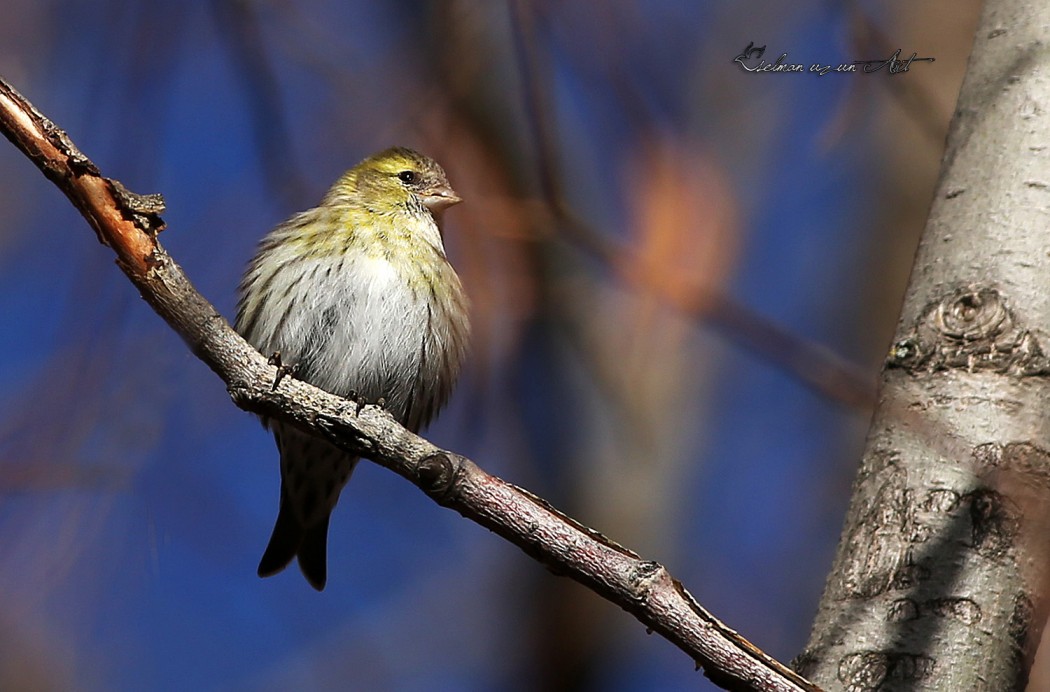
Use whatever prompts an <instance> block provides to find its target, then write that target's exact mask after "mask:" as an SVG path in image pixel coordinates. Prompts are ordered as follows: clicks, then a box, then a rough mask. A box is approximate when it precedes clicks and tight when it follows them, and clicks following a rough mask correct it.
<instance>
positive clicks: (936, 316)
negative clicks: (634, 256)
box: [796, 0, 1050, 691]
mask: <svg viewBox="0 0 1050 692" xmlns="http://www.w3.org/2000/svg"><path fill="white" fill-rule="evenodd" d="M1048 30H1050V3H1046V2H1033V1H1032V0H989V2H988V3H987V4H986V6H985V8H984V12H983V15H982V18H981V22H980V25H979V28H978V31H977V37H976V40H975V43H974V47H973V53H972V55H971V58H970V64H969V69H968V72H967V75H966V79H965V81H964V83H963V86H962V90H961V92H960V95H959V102H958V107H957V109H956V113H955V118H954V121H953V123H952V127H951V131H950V134H949V137H948V146H947V151H946V152H945V156H944V161H943V166H942V171H941V179H940V182H939V183H938V186H937V190H936V195H935V198H934V202H933V206H932V209H931V212H930V217H929V220H928V222H927V226H926V230H925V232H924V234H923V237H922V242H921V244H920V247H919V250H918V254H917V257H916V263H915V266H914V269H913V271H912V277H911V283H910V285H909V287H908V291H907V295H906V298H905V302H904V307H903V310H902V314H901V319H900V322H899V325H898V328H897V335H896V339H895V343H894V346H893V348H892V351H891V353H890V356H889V359H888V361H887V363H886V368H885V370H884V372H883V376H882V382H881V392H880V397H879V402H878V405H877V408H876V412H875V416H874V420H873V422H872V426H871V430H870V432H869V436H868V443H867V449H866V451H865V454H864V458H863V461H862V463H861V467H860V472H859V474H858V476H857V479H856V482H855V485H854V489H853V499H852V502H851V507H850V509H849V512H848V514H847V517H846V525H845V528H844V530H843V533H842V539H841V543H840V545H839V549H838V554H837V556H836V558H835V561H834V566H833V568H832V571H831V575H830V576H829V578H828V582H827V585H826V587H825V593H824V596H823V599H822V601H821V603H820V607H819V611H818V613H817V617H816V620H815V623H814V626H813V631H812V634H811V638H810V641H809V644H808V646H807V648H806V650H805V652H804V653H803V654H802V655H801V656H800V657H799V659H797V661H796V666H797V669H798V670H799V671H800V672H801V673H803V674H804V675H806V676H807V677H808V678H809V679H811V680H813V681H814V682H816V683H817V684H819V685H821V686H823V687H824V688H825V689H828V690H837V689H848V690H869V689H880V690H882V689H908V690H911V689H923V690H952V691H956V690H968V691H969V690H996V691H1001V690H1021V689H1024V687H1025V684H1026V682H1027V677H1028V669H1029V667H1030V664H1031V659H1032V655H1033V651H1034V648H1035V646H1036V644H1037V643H1038V641H1039V637H1040V633H1041V630H1042V627H1043V618H1044V616H1045V610H1046V609H1045V600H1046V599H1045V591H1046V589H1045V583H1044V581H1045V578H1046V577H1045V574H1046V571H1047V570H1046V569H1045V567H1046V565H1047V564H1048V562H1047V560H1048V559H1050V556H1048V555H1047V551H1046V538H1047V537H1050V526H1048V522H1047V521H1046V515H1047V510H1046V507H1048V506H1050V441H1048V439H1047V433H1048V428H1047V423H1048V416H1047V408H1048V407H1047V403H1048V402H1050V379H1048V377H1047V375H1048V374H1050V363H1048V360H1047V356H1046V352H1047V350H1048V349H1050V234H1048V232H1047V231H1048V229H1047V226H1048V224H1050V112H1048V109H1050V48H1048V47H1047V45H1048V44H1047V43H1046V37H1047V36H1048V35H1050V31H1048Z"/></svg>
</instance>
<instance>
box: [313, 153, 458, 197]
mask: <svg viewBox="0 0 1050 692" xmlns="http://www.w3.org/2000/svg"><path fill="white" fill-rule="evenodd" d="M325 200H326V202H334V203H341V202H348V203H351V204H364V205H367V206H368V207H370V208H372V209H375V210H376V211H387V207H390V208H393V207H398V206H403V205H405V204H406V203H409V202H412V201H418V202H419V203H421V204H422V205H423V206H424V207H426V208H427V209H428V210H429V211H430V213H431V214H437V213H439V212H441V211H443V210H444V209H446V208H448V207H451V206H452V205H453V204H458V203H459V202H461V201H462V200H461V199H460V198H459V196H458V195H457V194H456V192H455V190H453V189H452V186H451V185H449V182H448V177H447V176H446V175H445V171H444V170H442V168H441V166H439V165H438V163H437V161H435V160H434V159H432V158H430V157H429V156H424V155H423V154H420V153H419V152H416V151H413V150H411V149H406V148H405V147H392V148H390V149H386V150H385V151H381V152H379V153H378V154H374V155H373V156H369V157H368V158H367V159H365V160H364V161H362V162H361V163H359V164H357V165H356V166H354V167H353V168H351V169H350V170H349V171H347V172H346V173H345V174H343V177H341V178H340V179H339V180H338V181H337V182H336V184H335V185H334V186H333V187H332V189H331V190H330V191H329V193H328V196H327V197H326V198H325Z"/></svg>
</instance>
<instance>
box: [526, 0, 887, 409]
mask: <svg viewBox="0 0 1050 692" xmlns="http://www.w3.org/2000/svg"><path fill="white" fill-rule="evenodd" d="M512 7H513V11H512V12H511V17H512V20H513V29H512V31H513V34H514V37H515V44H516V49H517V53H518V65H519V70H520V72H521V75H522V82H523V84H524V92H525V93H524V99H525V104H526V108H525V116H526V119H527V121H528V124H529V127H530V128H531V130H532V132H531V134H532V138H533V140H534V142H535V144H536V151H537V155H536V157H537V163H538V175H539V184H540V192H541V194H542V196H543V199H544V201H545V203H546V205H547V207H548V208H549V210H550V213H551V215H552V216H553V217H554V218H555V219H556V220H557V221H558V222H559V223H560V226H561V228H562V230H563V231H564V233H565V236H566V238H567V239H568V240H569V241H570V242H571V243H573V244H574V245H575V246H576V247H578V248H580V249H581V250H583V251H584V252H586V253H587V254H589V255H591V256H593V257H595V258H596V259H598V260H599V261H601V262H602V263H604V264H605V265H606V266H608V267H609V268H611V269H612V270H613V271H614V272H615V273H616V274H617V275H618V276H619V277H620V279H621V280H623V281H624V282H625V283H627V284H628V285H631V286H635V287H637V288H640V289H643V290H645V291H647V292H649V293H651V294H652V295H654V296H656V297H657V298H658V299H660V300H662V301H663V302H664V303H665V304H666V305H668V306H670V307H672V308H674V309H676V310H678V311H680V312H682V313H683V314H686V315H690V316H692V317H694V318H697V319H702V320H706V321H707V322H708V323H710V324H712V325H714V326H716V327H717V328H719V329H720V330H721V331H722V332H723V333H724V334H725V335H726V336H727V337H728V338H729V339H730V340H731V341H733V342H734V343H736V344H737V345H739V346H741V347H743V348H745V349H747V350H748V351H751V352H752V353H754V354H756V355H758V356H759V357H761V358H763V359H765V360H766V361H768V362H771V363H773V364H774V365H776V366H778V367H780V368H782V369H783V370H784V371H785V372H787V373H789V374H791V375H793V376H794V377H795V378H797V379H798V380H799V381H800V382H802V383H803V384H805V385H806V386H808V387H810V388H812V389H814V390H815V391H817V392H819V393H820V394H822V395H824V396H826V397H828V398H829V399H832V400H834V401H839V402H841V403H843V404H846V405H848V406H851V407H854V408H858V409H862V410H869V409H870V408H871V407H872V406H873V405H874V403H875V373H874V372H871V373H869V372H866V371H865V370H864V369H863V368H861V367H859V366H857V365H856V364H854V363H851V362H850V361H848V360H846V359H845V358H843V357H842V356H839V355H837V354H836V353H834V352H833V351H832V350H831V349H829V348H827V347H825V346H821V345H820V344H817V343H814V342H812V341H808V340H806V339H803V338H801V337H799V336H798V335H796V334H792V333H791V332H789V331H787V330H785V329H784V328H782V327H780V326H778V325H776V324H773V323H772V322H770V321H768V320H767V319H765V318H763V317H762V316H760V315H758V314H757V313H756V312H754V311H753V310H751V309H750V308H748V307H747V306H745V305H742V304H741V303H739V302H737V301H736V300H734V299H733V298H732V297H731V296H729V295H727V294H726V293H724V292H723V291H722V290H720V289H719V288H718V286H717V285H716V283H715V282H714V281H711V280H709V278H708V277H705V276H697V275H696V274H690V273H685V272H683V271H682V270H681V269H678V268H675V267H674V266H668V263H666V262H663V261H660V262H655V263H654V262H653V260H652V259H651V258H648V257H646V256H645V255H644V253H641V252H638V251H636V250H634V249H632V248H630V247H628V246H626V245H624V244H622V243H618V242H616V241H615V240H613V239H612V238H609V237H608V236H607V235H605V234H602V233H600V232H599V231H598V230H596V229H595V228H594V227H593V226H592V225H591V224H589V223H588V222H587V221H586V220H585V219H583V218H582V217H580V216H579V215H578V214H577V213H576V212H575V211H574V210H573V209H572V207H571V205H569V204H568V202H567V201H566V199H565V195H564V193H563V190H564V187H563V185H562V182H561V177H560V174H559V171H558V170H557V168H556V165H555V161H557V149H556V142H557V136H556V134H555V132H554V126H553V125H552V124H551V123H550V120H549V117H548V114H550V113H553V112H554V108H553V106H552V104H551V103H550V102H549V97H548V94H550V89H549V88H547V86H546V84H545V81H544V75H546V74H547V71H546V70H545V69H544V66H543V65H542V64H541V56H540V54H539V52H538V51H537V50H536V49H535V45H536V41H535V37H534V36H533V25H532V15H531V13H530V9H529V8H528V7H526V6H525V4H524V3H522V2H518V3H515V4H514V5H513V6H512Z"/></svg>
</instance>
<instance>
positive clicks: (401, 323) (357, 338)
mask: <svg viewBox="0 0 1050 692" xmlns="http://www.w3.org/2000/svg"><path fill="white" fill-rule="evenodd" d="M459 202H460V198H459V197H458V196H457V195H456V193H455V192H454V191H453V189H452V186H451V185H449V182H448V178H447V177H446V176H445V172H444V171H443V170H442V169H441V166H439V165H438V164H437V163H436V162H435V161H434V160H433V159H430V158H428V157H426V156H423V155H422V154H419V153H417V152H415V151H412V150H411V149H405V148H402V147H395V148H392V149H387V150H386V151H382V152H380V153H378V154H375V155H374V156H371V157H369V158H367V159H365V160H364V161H362V162H361V163H359V164H357V165H356V166H354V167H353V168H351V169H350V170H349V171H347V172H346V173H345V174H344V175H343V176H342V177H341V178H339V180H338V181H336V183H335V185H333V186H332V188H331V189H330V190H329V191H328V194H326V195H325V197H324V199H323V200H321V204H320V206H318V207H316V208H314V209H310V210H308V211H304V212H302V213H300V214H296V215H295V216H293V217H292V218H290V219H288V220H287V221H285V222H284V223H282V224H281V225H279V226H278V227H277V228H275V229H274V230H273V231H271V232H270V233H269V234H268V235H267V236H266V237H265V238H263V240H262V242H261V243H260V244H259V248H258V251H257V252H256V254H255V257H254V258H253V259H252V261H251V263H250V264H249V266H248V270H247V271H246V272H245V275H244V278H243V279H242V280H241V284H240V288H239V291H238V292H239V301H238V305H237V320H236V329H237V331H238V332H240V333H241V335H242V336H244V338H245V339H247V340H248V342H249V343H251V344H252V345H253V346H254V347H255V348H256V349H258V350H259V351H260V352H261V353H263V354H264V355H268V356H269V355H272V354H279V355H280V359H281V362H282V363H284V364H286V365H288V366H291V368H292V372H293V373H294V376H295V377H297V378H298V379H301V380H303V381H305V382H309V383H311V384H313V385H315V386H317V387H320V388H321V389H324V390H325V391H328V392H331V393H332V394H336V395H338V396H342V397H358V398H360V399H363V400H365V401H367V402H369V403H376V402H379V401H380V400H382V401H383V402H384V404H383V405H384V406H385V407H386V410H387V411H389V412H390V413H391V414H392V415H393V416H394V418H396V419H397V420H398V421H399V422H400V423H401V424H402V425H404V426H405V427H406V428H408V429H409V430H412V431H413V432H416V431H418V430H419V429H420V428H421V427H422V426H424V425H426V424H427V422H428V421H430V419H431V418H433V417H434V415H435V414H436V413H437V412H438V410H439V409H440V408H441V407H442V406H443V405H444V404H445V402H446V400H447V399H448V396H449V394H450V393H451V391H452V386H453V384H454V383H455V380H456V378H457V376H458V375H459V371H460V367H461V365H462V363H463V359H464V357H465V355H466V350H467V342H468V338H469V334H470V324H469V321H468V314H467V313H468V304H467V298H466V296H465V294H464V293H463V288H462V285H461V284H460V281H459V277H458V276H457V275H456V272H455V271H454V270H453V269H452V265H450V264H449V262H448V260H447V259H446V257H445V248H444V244H443V242H442V234H441V230H440V228H439V227H438V221H439V219H440V215H441V214H440V212H442V211H443V210H444V209H446V208H448V207H450V206H452V205H453V204H457V203H459ZM263 424H264V425H266V426H267V427H268V428H270V429H271V430H272V431H273V434H274V438H275V439H276V441H277V448H278V450H279V451H280V454H281V504H280V510H279V512H278V514H277V523H276V525H275V526H274V529H273V534H272V536H271V537H270V542H269V545H268V546H267V547H266V552H265V553H264V554H263V557H262V561H261V562H260V563H259V576H261V577H267V576H270V575H272V574H276V573H277V572H280V571H281V570H283V569H284V568H285V567H287V566H288V564H289V563H291V561H292V559H293V558H296V557H297V558H298V561H299V568H300V569H301V570H302V573H303V575H304V576H305V577H306V580H307V581H308V582H309V583H310V584H311V585H312V586H313V587H314V588H315V589H317V590H318V591H320V590H321V589H323V588H324V586H325V582H326V580H327V567H326V562H327V543H328V521H329V517H330V515H331V513H332V509H333V508H334V507H335V505H336V503H337V502H338V500H339V493H340V491H341V490H342V489H343V486H344V485H346V481H347V479H349V477H350V472H351V471H352V470H353V468H354V465H355V464H356V463H357V457H355V456H353V455H351V454H347V453H346V452H344V451H342V450H340V449H339V448H337V447H335V446H333V445H331V444H330V443H328V442H327V441H326V440H324V439H321V438H318V437H314V436H312V435H310V434H308V433H306V432H303V431H301V430H299V429H298V428H295V427H294V426H292V425H290V424H287V423H283V422H281V421H278V420H266V419H264V420H263Z"/></svg>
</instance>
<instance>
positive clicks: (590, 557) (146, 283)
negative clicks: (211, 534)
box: [0, 79, 818, 690]
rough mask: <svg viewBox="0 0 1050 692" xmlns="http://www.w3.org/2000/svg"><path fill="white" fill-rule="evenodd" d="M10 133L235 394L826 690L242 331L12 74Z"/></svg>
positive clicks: (604, 592) (717, 641)
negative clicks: (288, 366)
mask: <svg viewBox="0 0 1050 692" xmlns="http://www.w3.org/2000/svg"><path fill="white" fill-rule="evenodd" d="M0 130H2V131H3V133H4V135H5V136H6V137H7V138H8V139H9V140H11V142H12V143H14V145H15V146H16V147H18V148H19V149H20V150H21V151H22V152H23V153H24V154H26V156H28V157H29V158H30V159H31V160H32V161H33V162H34V163H35V164H36V165H37V167H38V168H40V170H41V171H43V173H44V175H46V176H47V177H48V178H49V179H50V180H52V181H53V182H54V183H55V184H56V185H57V186H58V187H59V189H61V190H62V191H63V192H64V193H65V194H66V196H67V197H69V199H70V201H72V202H73V204H74V205H75V206H76V207H77V209H79V210H80V211H81V213H82V214H83V215H84V217H85V218H86V219H87V221H88V223H90V224H91V226H92V227H93V228H94V229H95V232H96V233H97V235H98V238H99V240H100V241H101V242H102V243H103V244H105V245H107V246H109V247H110V248H112V249H113V251H114V252H116V254H117V262H118V264H119V266H120V268H121V269H122V270H123V271H124V273H125V274H127V276H128V278H129V279H131V281H132V283H134V284H135V286H136V287H138V289H139V291H140V292H141V294H142V297H143V298H144V299H145V300H146V301H147V302H148V303H149V304H150V305H151V306H152V307H153V309H154V310H155V311H156V312H157V314H159V315H160V316H161V317H162V318H164V320H165V321H166V322H167V323H168V324H169V325H170V326H171V327H172V329H174V330H175V332H176V333H177V334H179V336H181V337H182V338H183V339H184V340H185V341H186V343H187V345H188V346H189V347H190V349H191V350H192V351H193V352H194V353H195V354H196V355H197V357H198V358H200V359H201V360H202V361H203V362H204V363H205V364H207V365H208V367H210V368H211V369H212V370H213V371H215V373H216V374H217V375H218V376H219V377H221V378H222V380H223V381H224V382H225V383H226V387H227V390H228V391H229V393H230V396H231V397H232V399H233V401H234V403H235V404H236V405H237V406H239V407H241V408H242V409H245V410H246V411H252V412H254V413H259V414H264V415H266V416H270V417H273V418H281V419H282V420H286V421H290V422H291V423H293V424H295V425H297V426H299V427H301V428H302V429H304V430H308V431H310V432H312V433H314V434H317V435H321V436H324V437H325V438H327V439H328V440H330V441H331V442H332V443H334V444H336V445H338V446H339V447H341V448H343V449H345V450H347V451H350V452H353V453H355V454H361V455H363V456H365V457H367V458H368V459H371V460H372V461H374V462H376V463H378V464H380V465H382V466H385V467H386V468H388V469H390V470H392V471H394V472H395V473H398V474H399V475H401V476H403V477H405V478H407V479H408V480H409V481H411V482H412V483H414V484H415V485H416V486H418V487H419V488H420V489H421V490H423V492H425V493H426V494H427V495H429V496H430V497H431V498H432V499H433V500H434V501H436V502H437V503H438V504H440V505H443V506H445V507H449V508H452V509H454V510H456V511H457V512H459V513H460V514H462V515H463V516H464V517H466V518H468V519H470V520H472V521H475V522H477V523H478V524H480V525H482V526H484V527H486V528H488V529H490V530H492V531H493V532H495V533H497V534H499V535H500V536H503V537H504V538H506V539H507V540H509V541H511V542H512V543H514V544H515V545H517V546H518V547H519V548H521V549H522V550H523V551H525V552H526V553H527V554H529V555H530V556H532V557H534V558H536V559H537V560H539V561H540V562H542V563H543V564H545V565H546V566H547V567H548V568H550V569H551V570H552V571H554V572H555V573H557V574H563V575H565V576H568V577H571V578H572V579H574V580H576V581H578V582H580V583H581V584H583V585H585V586H587V587H589V588H590V589H592V590H593V591H595V592H596V593H598V594H600V595H601V596H603V597H604V598H606V599H608V600H610V601H612V602H613V603H616V604H617V605H619V606H620V607H621V608H623V609H624V610H626V611H628V612H630V613H631V614H632V615H634V616H635V617H636V618H638V620H639V621H641V622H642V624H644V625H645V626H646V627H647V628H648V629H649V630H650V631H653V632H658V633H660V634H661V635H662V636H664V637H665V638H667V639H668V640H669V641H671V642H672V643H673V644H675V645H676V646H677V647H679V648H680V649H682V651H684V652H686V653H687V654H688V655H689V656H690V657H692V658H693V660H694V661H695V662H696V664H697V666H698V667H702V668H704V670H705V673H706V674H707V676H708V677H709V678H711V679H712V680H713V681H714V682H716V683H717V684H719V685H721V686H723V687H725V688H726V689H733V690H817V689H818V688H817V687H816V686H815V685H813V684H812V683H810V682H808V681H806V680H805V679H803V678H802V677H801V676H799V675H798V674H797V673H795V672H793V671H791V670H790V669H788V668H787V667H786V666H784V665H783V664H781V663H779V662H777V661H776V660H774V659H772V658H771V657H769V656H767V655H766V654H765V653H763V652H762V651H760V650H759V649H758V648H756V647H755V646H754V645H752V644H751V643H750V642H748V641H747V640H746V639H744V638H743V637H741V636H740V635H739V634H737V633H736V632H734V631H733V630H731V629H730V628H728V627H726V626H725V625H724V624H723V623H721V622H720V621H719V620H717V619H716V618H715V617H713V616H712V615H711V614H710V613H708V612H707V611H706V610H704V609H703V608H702V607H701V606H700V604H699V603H697V602H696V600H695V599H694V598H693V597H692V596H691V595H690V594H689V592H688V591H686V590H685V589H684V588H683V587H682V585H681V584H680V583H679V582H678V581H677V580H675V579H674V578H672V577H671V575H670V573H669V572H668V571H667V569H666V568H664V567H663V566H661V565H659V564H657V563H655V562H651V561H648V560H643V559H641V558H640V557H639V556H638V555H636V554H635V553H633V552H631V551H630V550H628V549H626V548H624V547H622V546H620V545H617V544H616V543H614V542H613V541H611V540H609V539H607V538H606V537H604V536H602V535H601V534H600V533H598V532H597V531H594V530H593V529H590V528H587V527H586V526H583V525H581V524H580V523H578V522H576V521H575V520H573V519H571V518H569V517H567V516H565V515H564V514H562V513H561V512H559V511H557V510H556V509H554V508H553V507H551V506H550V505H549V504H547V502H545V501H544V500H542V499H541V498H539V497H536V496H535V495H533V494H531V493H529V492H528V491H526V490H523V489H521V488H518V487H516V486H514V485H512V484H510V483H508V482H506V481H504V480H501V479H499V478H496V477H495V476H491V475H489V474H487V473H485V472H484V471H482V470H481V469H480V468H478V467H477V466H476V465H475V464H474V463H473V462H471V461H470V460H468V459H465V458H464V457H461V456H459V455H457V454H454V453H452V452H447V451H444V450H441V449H439V448H437V447H435V446H434V445H433V444H431V443H430V442H428V441H427V440H424V439H423V438H421V437H418V436H416V435H413V434H412V433H410V432H408V431H407V430H405V429H404V428H402V427H401V426H400V425H398V424H397V423H396V422H395V421H394V420H393V419H392V418H391V417H390V416H389V415H388V414H387V413H386V412H384V411H382V410H380V409H378V408H376V407H373V406H365V407H364V408H360V407H358V406H357V404H355V403H354V402H352V401H347V400H345V399H340V398H339V397H336V396H333V395H331V394H328V393H327V392H324V391H322V390H320V389H317V388H316V387H312V386H310V385H309V384H306V383H305V382H301V381H299V380H295V379H292V378H285V379H283V380H281V382H280V383H279V384H278V386H276V387H273V386H272V385H273V383H274V381H275V378H276V377H277V368H276V367H275V366H274V365H272V364H270V363H268V362H267V359H266V358H265V357H263V356H262V355H261V354H259V353H258V352H257V351H255V350H254V349H253V348H252V347H251V346H249V345H248V343H247V342H245V341H244V339H242V338H241V337H240V336H239V335H238V334H237V333H236V332H235V331H233V329H232V328H231V327H230V325H229V323H227V321H226V320H225V319H224V318H223V316H222V315H220V314H219V313H218V312H217V311H216V310H215V308H214V307H212V305H211V304H210V303H208V301H207V300H205V299H204V297H203V296H201V295H200V294H199V293H198V292H197V290H196V289H195V288H193V286H192V285H191V284H190V282H189V280H188V279H187V278H186V276H185V274H184V273H183V271H182V269H181V268H180V267H179V266H178V265H177V264H176V263H175V261H174V260H173V259H172V258H171V257H170V256H169V255H168V254H167V253H166V252H165V251H164V250H163V248H161V246H160V244H159V243H158V242H157V240H156V233H157V231H159V230H160V229H161V228H163V224H162V222H161V221H160V218H159V216H158V212H159V210H160V209H161V205H160V200H159V199H158V198H157V197H154V196H140V195H135V194H134V193H131V192H128V191H127V190H126V189H124V187H123V186H122V185H119V184H118V183H116V181H113V180H111V179H109V178H105V177H103V176H102V175H101V173H100V172H99V170H98V169H97V168H96V167H95V165H94V164H93V163H91V161H90V160H88V159H87V157H85V156H84V155H83V154H81V153H80V151H79V150H77V148H76V146H75V145H74V144H73V143H72V142H71V141H70V139H69V138H68V137H67V136H66V134H65V133H64V132H62V131H61V130H59V129H58V128H57V127H56V126H55V125H54V124H53V123H52V122H51V121H50V120H48V119H47V118H45V117H44V116H43V115H42V114H40V113H39V112H38V111H37V110H36V109H35V108H33V106H32V105H31V104H30V103H29V102H27V101H26V100H25V99H24V98H23V97H22V96H21V95H20V94H19V93H18V92H17V91H15V90H14V89H13V88H11V87H10V86H9V85H8V84H7V83H6V82H4V81H3V80H2V79H0Z"/></svg>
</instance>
